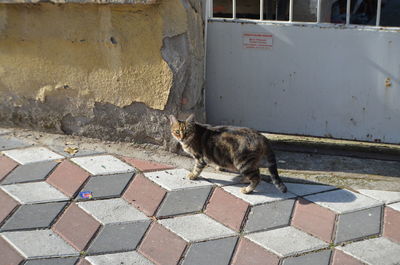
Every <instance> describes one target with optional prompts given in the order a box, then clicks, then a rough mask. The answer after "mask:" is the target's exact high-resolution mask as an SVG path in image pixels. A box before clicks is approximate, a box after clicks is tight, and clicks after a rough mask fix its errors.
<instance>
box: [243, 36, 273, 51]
mask: <svg viewBox="0 0 400 265" xmlns="http://www.w3.org/2000/svg"><path fill="white" fill-rule="evenodd" d="M243 47H244V48H247V49H269V48H272V35H270V34H263V33H243Z"/></svg>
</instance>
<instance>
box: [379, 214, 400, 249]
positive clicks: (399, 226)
mask: <svg viewBox="0 0 400 265" xmlns="http://www.w3.org/2000/svg"><path fill="white" fill-rule="evenodd" d="M383 236H384V237H387V238H389V239H390V240H392V241H395V242H397V243H400V212H399V211H396V210H394V209H392V208H390V207H386V208H385V216H384V224H383Z"/></svg>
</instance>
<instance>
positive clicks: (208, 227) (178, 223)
mask: <svg viewBox="0 0 400 265" xmlns="http://www.w3.org/2000/svg"><path fill="white" fill-rule="evenodd" d="M159 222H160V224H162V225H163V226H165V227H166V228H168V229H169V230H171V231H172V232H174V233H175V234H177V235H178V236H180V237H181V238H183V239H184V240H186V241H187V242H190V243H193V242H199V241H204V240H211V239H218V238H224V237H229V236H235V235H237V234H236V233H235V232H234V231H232V230H231V229H229V228H227V227H225V226H223V225H222V224H220V223H218V222H216V221H214V220H213V219H211V218H210V217H208V216H207V215H205V214H195V215H187V216H179V217H175V218H168V219H163V220H160V221H159ZM194 224H195V225H194Z"/></svg>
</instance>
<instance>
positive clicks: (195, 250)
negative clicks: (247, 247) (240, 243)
mask: <svg viewBox="0 0 400 265" xmlns="http://www.w3.org/2000/svg"><path fill="white" fill-rule="evenodd" d="M236 242H237V237H228V238H222V239H217V240H211V241H205V242H199V243H194V244H192V245H190V247H189V249H188V251H187V253H186V255H185V258H184V260H183V262H182V265H204V264H213V265H227V264H229V261H230V259H231V257H232V253H233V250H234V248H235V245H236Z"/></svg>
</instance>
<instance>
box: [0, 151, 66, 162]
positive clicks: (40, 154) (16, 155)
mask: <svg viewBox="0 0 400 265" xmlns="http://www.w3.org/2000/svg"><path fill="white" fill-rule="evenodd" d="M3 153H4V154H5V155H6V156H8V157H10V158H11V159H14V160H15V161H17V162H18V163H20V164H22V165H25V164H30V163H35V162H44V161H50V160H57V159H63V158H64V157H63V156H61V155H59V154H56V153H54V152H53V151H50V150H49V149H47V148H44V147H30V148H25V149H17V150H9V151H4V152H3Z"/></svg>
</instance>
